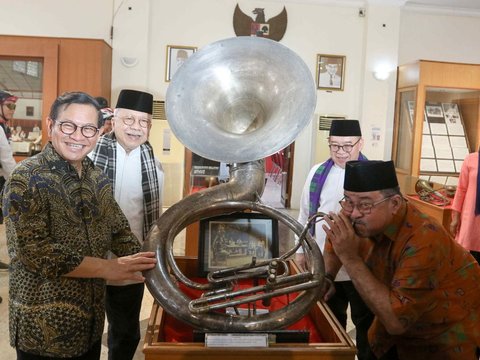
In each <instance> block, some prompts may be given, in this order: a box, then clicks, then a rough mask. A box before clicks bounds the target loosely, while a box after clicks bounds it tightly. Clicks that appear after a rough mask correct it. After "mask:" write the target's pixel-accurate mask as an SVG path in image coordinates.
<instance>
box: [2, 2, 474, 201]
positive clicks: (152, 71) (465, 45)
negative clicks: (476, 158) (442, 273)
mask: <svg viewBox="0 0 480 360" xmlns="http://www.w3.org/2000/svg"><path fill="white" fill-rule="evenodd" d="M237 2H238V4H239V5H240V8H241V9H242V10H243V11H244V12H245V13H251V11H252V10H253V9H254V8H255V7H263V8H265V13H266V18H267V19H268V18H270V17H272V16H274V15H276V14H278V13H279V12H280V11H281V9H282V8H283V6H284V5H285V6H286V9H287V13H288V26H287V31H286V34H285V37H284V38H283V39H282V41H281V42H282V43H283V44H284V45H286V46H288V47H290V48H291V49H292V50H294V51H295V52H297V53H298V54H299V55H300V56H301V57H302V58H303V59H304V60H305V62H306V63H307V65H308V66H309V67H310V69H311V71H312V74H313V75H315V61H316V55H317V54H319V53H323V54H338V55H345V56H346V57H347V59H346V76H345V89H344V91H342V92H326V91H317V107H316V110H315V113H316V114H327V113H328V114H343V115H345V116H347V117H349V118H357V119H360V121H361V123H362V129H363V130H364V134H365V133H366V134H365V135H367V136H368V135H370V132H371V129H372V127H375V126H377V125H378V126H379V127H380V128H381V136H382V143H380V144H379V145H378V146H377V147H373V146H372V147H370V148H369V147H366V149H365V151H366V152H367V153H366V155H367V156H369V157H370V158H377V159H378V158H388V157H389V156H390V152H389V151H390V146H391V129H392V124H393V106H394V103H395V91H394V87H395V77H394V76H391V77H390V79H389V80H388V81H387V82H386V83H384V84H379V83H375V82H374V81H373V80H372V78H371V73H370V71H371V70H370V64H372V63H374V62H375V60H377V59H378V58H379V57H381V55H379V54H381V53H382V51H385V52H386V53H388V54H389V55H391V54H393V53H398V55H396V56H398V61H397V59H395V58H393V59H390V61H392V62H394V63H393V64H391V65H392V66H393V67H396V66H397V65H398V64H404V63H407V62H412V61H415V60H417V59H429V60H439V61H456V62H468V63H480V42H479V41H478V34H479V33H480V17H473V16H460V15H450V16H447V15H444V14H438V15H434V14H427V13H419V12H414V11H412V10H406V9H400V11H398V9H391V8H388V7H387V8H384V9H382V8H381V6H378V4H384V5H385V4H387V5H388V6H390V7H391V6H395V5H391V4H395V2H390V1H387V2H378V1H373V0H372V6H371V7H370V10H372V13H371V14H369V11H370V10H369V9H368V7H367V16H366V17H365V18H362V17H359V16H358V4H359V3H361V1H336V2H334V1H326V0H317V1H314V0H309V1H307V0H305V1H302V0H285V1H274V0H272V1H263V0H241V1H238V0H222V1H218V0H176V1H169V0H101V1H98V0H82V1H76V0H42V1H38V0H22V1H13V2H12V1H7V0H0V8H1V9H4V10H3V11H2V13H3V15H5V11H6V10H5V9H8V15H7V16H3V17H2V21H1V22H0V33H1V34H13V35H37V36H56V37H76V38H99V39H104V40H105V41H107V42H108V43H109V44H111V45H112V47H113V64H112V99H111V100H112V103H115V101H116V98H117V95H118V92H119V91H120V89H122V88H128V87H134V88H138V89H144V90H148V91H150V92H152V93H153V94H154V96H155V98H156V99H164V97H165V94H166V90H167V87H168V83H167V82H165V80H164V78H165V61H166V56H165V55H166V46H167V45H185V46H197V47H199V48H200V47H202V46H204V45H206V44H208V43H210V42H213V41H215V40H219V39H222V38H227V37H233V36H235V34H234V31H233V25H232V22H233V11H234V8H235V5H236V4H237ZM398 3H399V2H397V4H398ZM331 4H338V5H335V6H333V5H331ZM342 4H343V5H342ZM345 4H346V5H345ZM349 4H350V5H349ZM252 16H253V15H252ZM369 16H371V18H369ZM383 20H386V21H388V23H389V24H392V26H396V27H397V30H396V31H397V32H396V33H395V31H391V32H389V31H386V32H383V33H377V34H376V35H375V33H373V32H372V31H373V30H375V29H376V26H377V25H376V24H377V23H381V22H382V21H383ZM112 24H113V35H114V36H113V40H111V39H110V28H111V25H112ZM372 29H373V30H372ZM388 30H390V28H388ZM377 31H378V32H379V31H380V30H378V29H377ZM379 34H380V35H379ZM383 36H388V37H387V38H383ZM379 40H381V41H379ZM0 46H1V44H0ZM372 53H373V54H372ZM121 57H129V58H136V59H137V60H138V62H137V64H136V66H133V67H126V66H124V65H122V64H121V61H120V59H121ZM315 131H316V129H315V126H314V125H313V123H312V124H311V125H310V126H308V127H307V129H306V130H305V131H304V132H303V133H302V134H301V135H300V137H299V139H300V141H297V147H296V151H295V169H294V179H293V194H292V207H294V208H295V207H297V206H298V201H299V192H300V191H301V187H302V185H303V181H304V179H305V177H306V175H307V172H308V169H309V168H310V166H311V165H312V162H313V158H314V156H313V155H312V146H320V145H323V146H325V144H316V143H315V141H313V140H312V139H315V138H316V137H315V135H314V132H315ZM367 141H368V137H367Z"/></svg>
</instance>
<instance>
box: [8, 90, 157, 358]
mask: <svg viewBox="0 0 480 360" xmlns="http://www.w3.org/2000/svg"><path fill="white" fill-rule="evenodd" d="M101 121H102V116H101V113H100V111H99V108H98V104H97V102H96V101H95V100H94V99H93V98H92V97H91V96H89V95H87V94H85V93H67V94H64V95H62V96H60V97H59V98H57V99H56V100H55V102H54V103H53V105H52V108H51V110H50V115H49V117H48V119H47V129H48V135H49V138H50V142H49V143H48V144H47V145H46V146H45V148H44V149H43V151H42V152H41V153H40V154H38V155H35V156H33V157H31V158H28V159H26V160H24V161H23V162H22V163H21V164H19V165H18V166H17V167H16V168H15V170H14V171H13V172H12V174H11V175H10V177H9V179H8V181H7V183H6V186H5V194H4V197H3V214H4V216H5V224H6V232H7V242H8V253H9V256H10V296H9V320H10V344H11V345H12V346H14V347H15V348H16V350H17V359H60V358H62V359H64V358H73V359H85V360H86V359H99V358H100V349H101V338H102V333H103V327H104V321H105V320H104V314H105V280H136V281H143V280H144V279H143V276H142V275H141V273H140V271H143V270H147V269H151V268H152V267H154V266H155V259H154V258H153V257H154V255H155V254H154V253H152V252H145V253H137V254H135V253H136V252H138V251H139V250H140V243H139V242H138V240H137V239H136V238H135V236H134V235H133V233H132V232H131V230H130V227H129V225H128V221H127V219H126V218H125V216H124V215H123V213H122V211H121V210H120V207H119V206H118V204H117V203H116V202H115V200H114V198H113V192H112V187H111V185H110V180H109V179H108V177H107V176H106V175H104V174H103V172H102V171H101V170H100V169H97V168H96V167H95V166H94V165H93V163H92V161H91V160H90V159H89V158H87V157H86V156H87V154H88V153H89V152H90V151H91V150H92V149H93V147H94V146H95V144H96V142H97V139H98V136H99V133H100V130H101ZM109 250H111V251H112V252H113V253H115V254H116V255H117V256H120V258H117V259H111V260H107V259H106V257H107V252H108V251H109ZM131 254H135V255H131ZM128 255H130V256H128Z"/></svg>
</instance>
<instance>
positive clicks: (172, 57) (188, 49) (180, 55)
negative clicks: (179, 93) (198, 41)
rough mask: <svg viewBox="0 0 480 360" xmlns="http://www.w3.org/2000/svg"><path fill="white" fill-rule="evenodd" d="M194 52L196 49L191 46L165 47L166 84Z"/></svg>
mask: <svg viewBox="0 0 480 360" xmlns="http://www.w3.org/2000/svg"><path fill="white" fill-rule="evenodd" d="M195 51H197V48H196V47H193V46H177V45H167V63H166V67H165V81H166V82H169V81H170V80H171V79H172V78H173V75H175V73H176V72H177V70H178V68H180V66H182V65H183V63H184V62H185V61H186V60H187V59H188V58H189V57H190V56H192V54H193V53H194V52H195Z"/></svg>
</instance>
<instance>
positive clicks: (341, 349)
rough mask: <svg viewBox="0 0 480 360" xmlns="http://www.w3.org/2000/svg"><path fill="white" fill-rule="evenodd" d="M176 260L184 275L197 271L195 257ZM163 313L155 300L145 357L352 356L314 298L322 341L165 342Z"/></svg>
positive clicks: (312, 359) (298, 359)
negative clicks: (252, 344) (248, 344)
mask: <svg viewBox="0 0 480 360" xmlns="http://www.w3.org/2000/svg"><path fill="white" fill-rule="evenodd" d="M177 264H178V266H179V268H180V269H181V270H182V272H183V273H184V274H185V275H187V276H191V275H192V274H196V271H197V259H196V258H192V257H180V258H177ZM291 266H292V269H293V270H294V269H295V268H296V265H295V264H294V263H293V262H292V263H291ZM166 316H167V314H166V313H165V311H164V310H163V308H162V307H161V306H159V305H158V304H156V303H154V305H153V306H152V312H151V315H150V320H149V323H148V328H147V333H146V336H145V341H144V347H143V352H144V354H145V359H146V360H160V359H161V360H180V359H189V360H200V359H202V360H203V359H205V360H206V359H208V360H215V359H219V360H220V359H229V360H244V359H246V358H249V357H251V358H252V359H265V360H280V359H287V358H288V359H295V360H327V359H328V360H333V359H338V360H340V359H342V360H343V359H345V360H347V359H355V353H356V349H355V345H354V343H353V342H352V340H351V339H350V337H349V336H348V334H347V333H346V332H345V330H344V329H343V328H342V327H341V325H340V324H339V323H338V321H337V319H335V318H334V316H333V314H332V312H331V310H330V309H329V308H328V307H327V306H326V305H325V304H324V303H323V302H317V303H316V304H315V305H314V306H313V308H312V310H311V311H310V314H309V315H308V316H311V317H312V320H313V322H314V323H315V325H316V327H317V330H318V332H319V333H320V335H321V337H322V339H323V342H321V343H308V344H298V343H286V344H273V345H270V346H269V347H268V348H207V347H205V346H204V344H203V343H199V342H188V343H187V342H166V341H164V339H163V337H164V321H165V317H166Z"/></svg>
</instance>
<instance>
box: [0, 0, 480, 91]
mask: <svg viewBox="0 0 480 360" xmlns="http://www.w3.org/2000/svg"><path fill="white" fill-rule="evenodd" d="M278 1H281V2H283V3H285V2H289V1H292V2H302V1H299V0H278ZM304 2H313V3H318V4H322V3H330V4H335V3H337V4H338V3H342V2H343V3H345V4H348V5H352V6H356V5H358V6H364V5H365V3H369V2H372V3H378V4H381V3H390V4H398V5H400V6H402V5H403V6H404V7H405V8H406V9H418V10H422V11H429V12H437V13H438V12H440V13H447V14H448V13H450V14H469V15H472V14H475V15H478V16H480V0H336V1H332V0H304ZM12 66H13V62H12V60H1V59H0V89H6V90H9V91H10V92H12V93H14V94H15V95H17V96H19V97H22V98H34V99H39V98H41V97H42V94H41V89H42V77H41V74H42V68H41V67H40V69H39V72H40V74H39V76H32V75H28V74H27V73H25V72H19V71H12Z"/></svg>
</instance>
